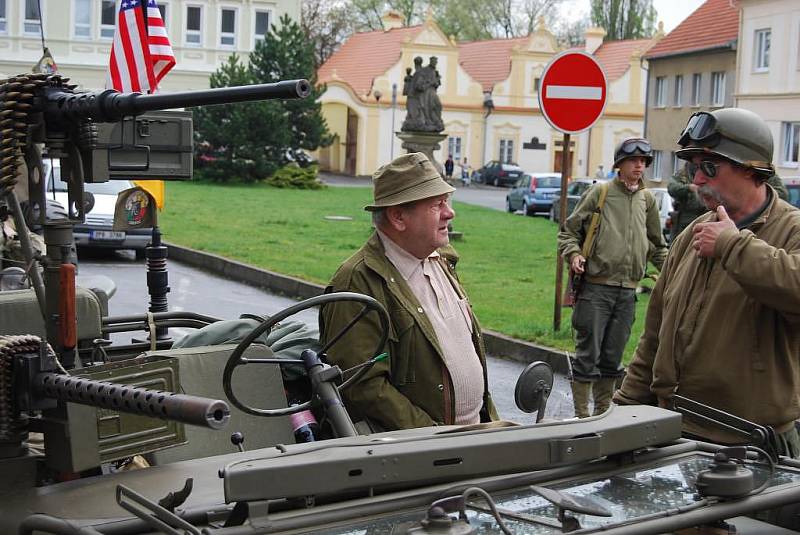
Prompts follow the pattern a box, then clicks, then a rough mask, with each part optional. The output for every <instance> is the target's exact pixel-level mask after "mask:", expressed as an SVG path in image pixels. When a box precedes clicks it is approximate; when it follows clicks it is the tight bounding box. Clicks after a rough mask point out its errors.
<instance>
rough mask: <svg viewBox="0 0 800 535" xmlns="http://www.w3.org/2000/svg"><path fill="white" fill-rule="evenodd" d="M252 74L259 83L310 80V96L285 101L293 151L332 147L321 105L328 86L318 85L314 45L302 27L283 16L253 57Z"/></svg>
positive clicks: (254, 52)
mask: <svg viewBox="0 0 800 535" xmlns="http://www.w3.org/2000/svg"><path fill="white" fill-rule="evenodd" d="M250 75H251V76H252V78H253V80H254V81H255V82H256V83H260V84H262V83H273V82H278V81H280V80H293V79H297V78H305V79H306V80H308V81H309V82H310V83H311V87H312V89H311V94H310V95H309V96H308V97H306V98H304V99H295V100H287V101H285V102H284V106H285V109H286V112H287V114H288V117H287V123H288V125H289V129H290V132H289V133H290V136H291V137H290V140H291V148H293V149H305V150H316V149H318V148H319V147H321V146H325V145H328V144H330V142H331V136H330V133H329V132H328V126H327V124H326V123H325V119H324V118H323V117H322V105H321V104H320V102H319V97H320V96H321V95H322V93H324V92H325V87H324V86H317V71H316V69H315V68H314V44H313V43H312V42H310V41H309V40H308V39H307V38H306V34H305V32H303V30H302V28H301V27H300V25H298V24H297V23H296V22H294V21H293V20H291V19H290V18H289V17H288V16H287V15H284V16H283V17H282V18H281V20H280V25H279V26H278V27H275V26H273V27H272V31H270V32H269V33H268V34H267V35H266V37H265V38H264V40H263V41H260V42H259V43H257V44H256V48H255V50H254V51H253V53H252V54H250Z"/></svg>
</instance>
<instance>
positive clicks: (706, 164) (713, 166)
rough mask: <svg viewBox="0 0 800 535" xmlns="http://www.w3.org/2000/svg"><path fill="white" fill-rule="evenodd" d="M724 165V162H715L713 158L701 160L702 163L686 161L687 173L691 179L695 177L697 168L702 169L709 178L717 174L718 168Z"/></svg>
mask: <svg viewBox="0 0 800 535" xmlns="http://www.w3.org/2000/svg"><path fill="white" fill-rule="evenodd" d="M721 165H722V162H715V161H712V160H700V163H694V162H686V174H688V175H689V178H690V179H694V175H695V173H697V170H698V169H699V170H701V171H702V172H703V174H704V175H706V176H707V177H708V178H714V177H715V176H717V169H719V167H720V166H721Z"/></svg>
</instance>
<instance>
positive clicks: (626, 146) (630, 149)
mask: <svg viewBox="0 0 800 535" xmlns="http://www.w3.org/2000/svg"><path fill="white" fill-rule="evenodd" d="M619 150H620V152H622V153H623V154H635V153H636V152H637V151H638V152H640V153H642V154H650V151H652V150H653V148H652V147H651V146H650V142H649V141H647V140H646V139H627V140H625V141H624V142H623V143H622V146H621V147H620V148H619Z"/></svg>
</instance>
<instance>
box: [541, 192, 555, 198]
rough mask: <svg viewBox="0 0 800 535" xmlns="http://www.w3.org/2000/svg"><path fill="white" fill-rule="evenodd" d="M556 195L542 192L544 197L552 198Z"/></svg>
mask: <svg viewBox="0 0 800 535" xmlns="http://www.w3.org/2000/svg"><path fill="white" fill-rule="evenodd" d="M555 196H556V195H555V193H542V199H552V198H553V197H555Z"/></svg>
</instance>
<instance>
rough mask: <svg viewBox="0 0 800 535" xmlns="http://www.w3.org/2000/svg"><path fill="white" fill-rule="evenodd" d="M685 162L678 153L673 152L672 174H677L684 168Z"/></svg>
mask: <svg viewBox="0 0 800 535" xmlns="http://www.w3.org/2000/svg"><path fill="white" fill-rule="evenodd" d="M683 166H684V162H683V160H681V159H680V158H678V155H677V153H674V152H673V153H672V174H673V175H677V174H678V173H679V172H680V171H681V169H683Z"/></svg>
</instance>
